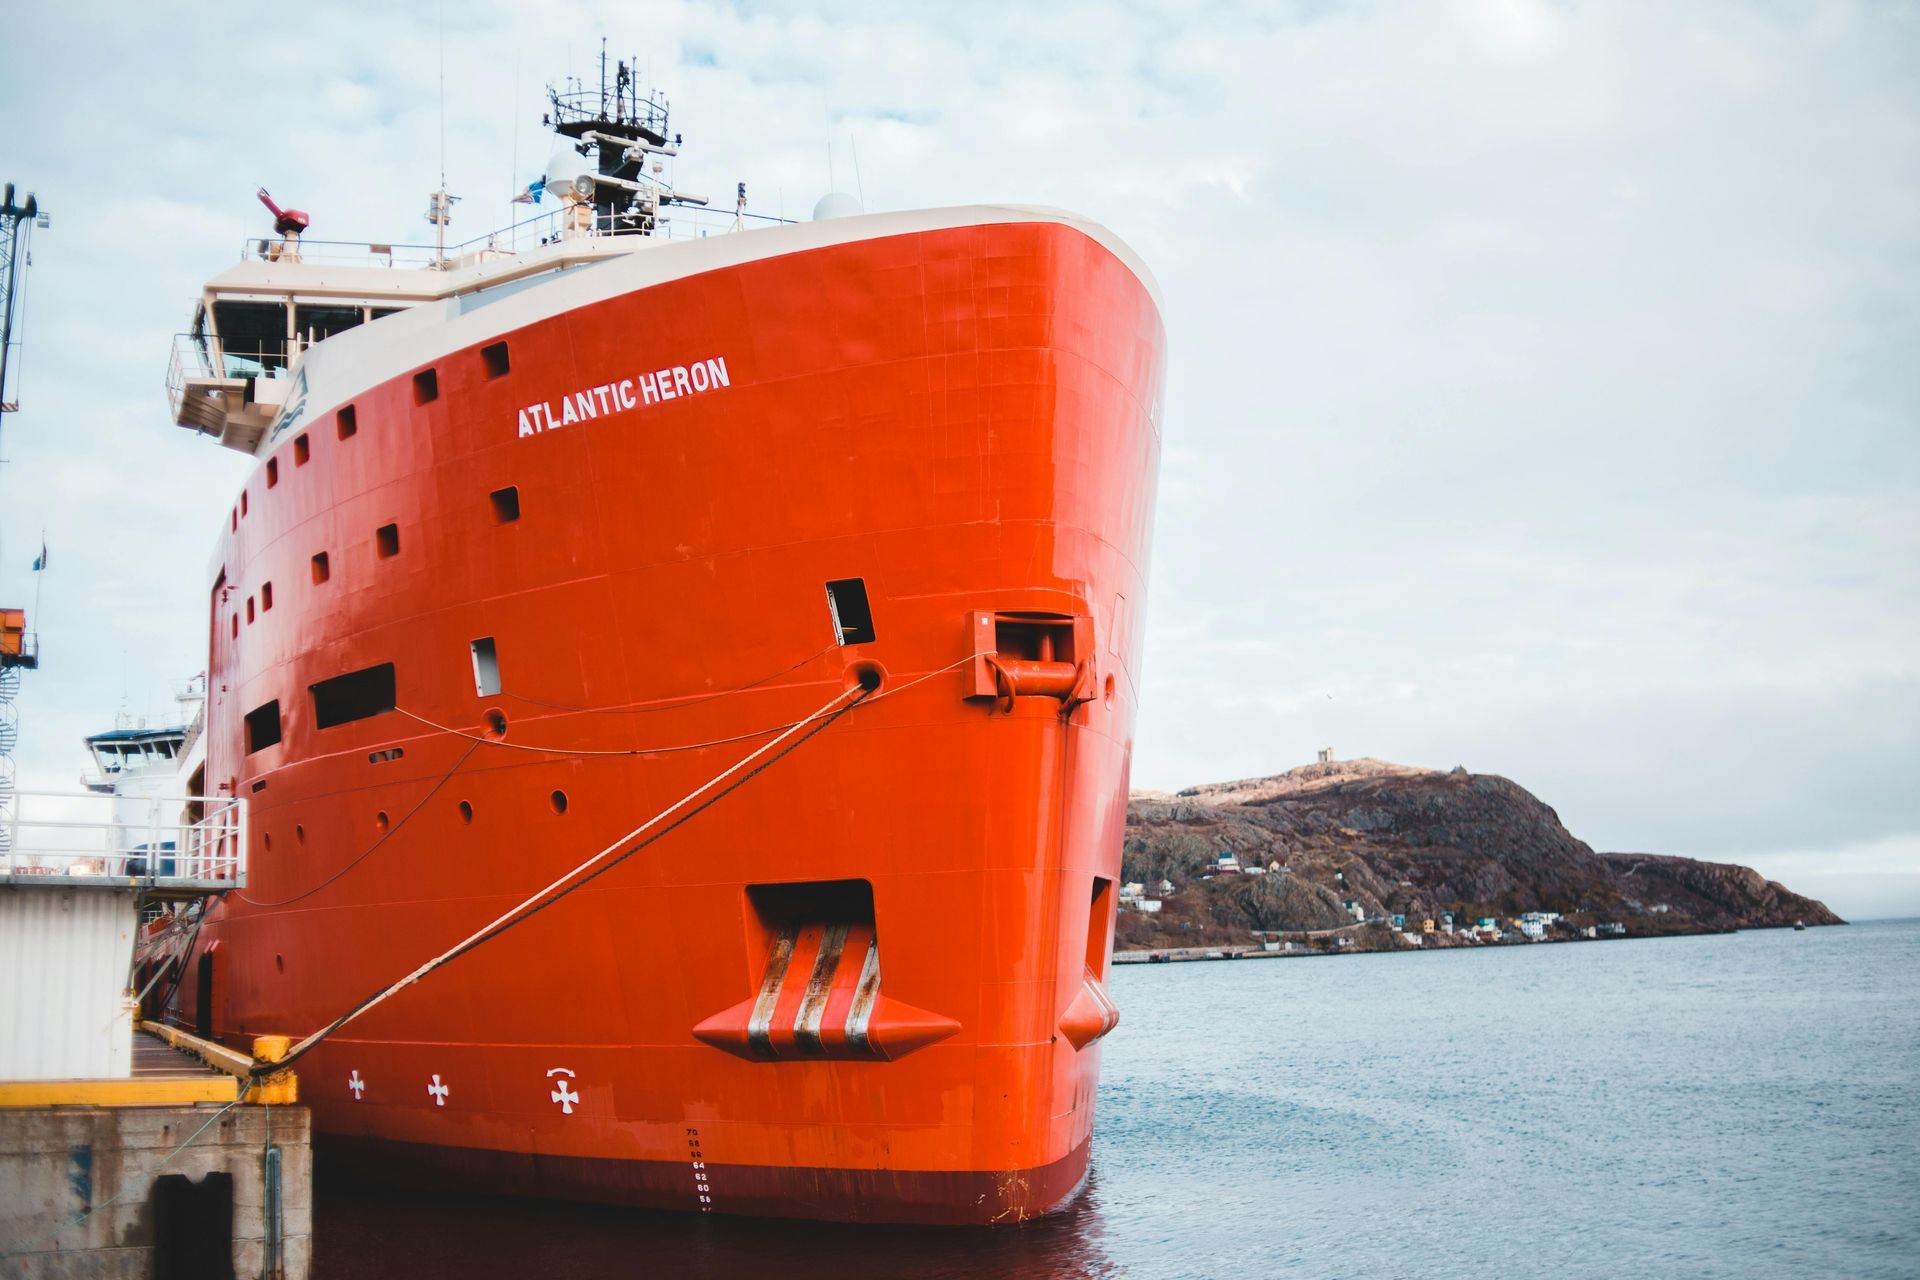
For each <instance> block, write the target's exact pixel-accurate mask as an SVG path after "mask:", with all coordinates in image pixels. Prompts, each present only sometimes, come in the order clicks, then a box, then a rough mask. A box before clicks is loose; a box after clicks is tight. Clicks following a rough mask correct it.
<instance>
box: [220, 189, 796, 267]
mask: <svg viewBox="0 0 1920 1280" xmlns="http://www.w3.org/2000/svg"><path fill="white" fill-rule="evenodd" d="M790 221H792V219H789V218H778V217H774V216H773V215H771V214H764V213H749V214H746V215H744V217H743V219H742V222H743V228H744V229H746V230H752V229H754V228H757V227H770V226H779V225H781V224H782V223H786V222H790ZM561 228H562V220H561V215H560V212H559V210H558V209H557V208H555V209H553V210H549V211H547V212H543V213H538V214H535V215H534V216H533V217H531V218H527V219H524V220H522V221H520V222H516V223H514V224H513V225H512V226H510V227H502V228H501V229H500V230H498V231H490V232H488V233H487V234H486V235H484V236H476V237H475V238H474V239H472V240H465V241H462V242H461V243H459V244H450V245H448V246H447V247H446V249H445V251H444V253H442V251H440V250H437V249H435V248H434V247H433V246H432V245H430V244H377V243H370V242H366V241H360V240H306V239H303V240H301V241H300V248H299V255H300V256H299V262H300V263H301V264H302V265H303V266H329V267H342V266H347V267H382V268H391V269H395V270H402V271H420V270H425V269H428V268H432V267H435V266H441V267H464V266H472V265H475V264H477V263H481V262H485V261H487V260H488V259H489V258H493V257H504V256H507V255H509V254H515V253H524V252H526V251H527V250H529V249H537V248H539V247H540V246H541V245H544V244H549V243H552V242H554V241H556V240H559V239H561V238H562V231H561ZM733 230H734V215H733V214H732V213H730V212H728V211H726V210H722V209H705V208H701V207H699V206H696V205H669V206H668V207H667V208H665V209H663V210H661V212H660V216H659V224H658V227H657V229H656V230H655V231H654V233H653V234H652V235H651V236H636V235H627V234H622V235H618V236H614V235H609V234H608V233H605V232H601V231H590V232H586V233H583V234H582V235H581V236H580V238H581V239H589V240H605V239H614V240H623V241H624V240H631V241H634V242H637V243H643V244H644V243H646V242H647V241H648V240H656V241H657V240H697V239H700V238H702V237H704V236H711V235H726V234H728V233H729V232H731V231H733ZM286 252H287V251H286V250H285V249H283V248H282V247H281V242H280V241H278V240H275V239H273V238H271V237H262V236H255V237H253V238H252V239H249V240H247V241H245V242H244V243H243V244H242V245H241V246H240V260H241V261H243V262H274V261H289V259H288V258H287V257H286Z"/></svg>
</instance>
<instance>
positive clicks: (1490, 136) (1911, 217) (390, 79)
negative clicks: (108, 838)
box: [0, 0, 1920, 918]
mask: <svg viewBox="0 0 1920 1280" xmlns="http://www.w3.org/2000/svg"><path fill="white" fill-rule="evenodd" d="M75 14H76V11H74V10H72V9H70V8H68V9H63V8H62V7H61V6H54V5H36V6H31V7H28V8H24V9H21V10H20V11H18V12H16V13H15V14H13V15H12V16H10V18H9V24H8V25H9V31H8V38H7V40H6V42H5V44H4V46H0V109H4V119H5V121H6V124H5V128H4V132H0V179H9V180H11V181H13V182H15V183H16V184H18V185H20V186H21V187H22V188H28V189H33V190H35V191H37V192H38V194H39V196H40V199H41V203H42V205H43V207H44V208H46V209H47V210H48V211H49V212H50V214H51V216H52V226H51V228H50V229H48V230H45V231H40V232H37V233H35V237H34V240H33V257H34V265H33V267H32V271H31V275H30V278H29V285H28V297H27V302H26V313H25V323H24V342H25V345H24V356H23V361H24V362H23V367H22V377H21V379H20V380H19V382H18V383H17V384H16V385H17V389H18V391H19V393H20V399H21V410H20V412H18V413H17V414H8V415H6V417H5V421H4V426H3V427H0V457H4V459H5V463H4V465H0V597H5V599H4V600H0V603H11V602H20V603H24V604H26V605H28V606H29V607H34V606H35V602H36V601H37V602H38V603H37V608H36V610H35V617H34V623H35V625H36V627H37V629H38V630H39V631H40V633H41V643H42V647H43V650H44V654H45V658H44V666H43V668H42V669H41V670H40V671H38V672H34V673H32V674H31V675H30V676H29V677H28V678H27V680H26V682H25V687H24V689H23V692H22V696H21V701H20V708H21V715H22V740H21V745H20V748H19V751H18V753H17V758H18V760H19V763H20V769H21V785H23V786H27V787H44V788H60V789H68V788H72V787H73V786H74V785H75V782H76V777H75V775H76V774H77V773H78V772H79V771H80V768H81V766H82V764H83V757H82V754H81V751H80V749H79V745H78V744H79V741H80V739H81V737H82V736H83V735H84V734H86V733H89V732H92V731H95V730H97V729H100V728H104V727H108V726H109V725H111V724H112V722H113V719H114V716H115V715H116V713H118V712H119V711H121V710H122V709H124V710H126V711H128V712H130V713H131V714H133V715H136V716H139V715H145V716H148V717H151V718H153V719H154V720H156V721H157V720H161V719H164V718H166V717H167V715H168V713H169V712H170V710H171V709H172V705H171V703H170V701H169V697H170V695H169V689H170V687H171V686H172V685H174V684H177V683H178V682H179V681H181V680H182V679H183V678H185V677H187V676H190V675H191V674H193V673H194V672H196V671H199V670H201V669H202V668H203V667H204V666H205V665H206V664H205V657H204V653H205V635H204V601H205V591H206V589H207V565H208V558H209V556H210V554H211V551H212V548H213V544H214V539H215V536H216V533H217V529H218V523H219V521H220V520H221V519H223V518H224V516H225V513H226V511H227V508H228V506H229V505H230V504H231V502H232V500H233V496H234V493H235V492H236V490H237V489H238V487H239V485H240V483H241V481H242V479H243V476H244V474H245V472H246V470H247V468H248V465H249V463H248V460H247V459H245V458H244V457H242V456H241V455H239V454H237V453H234V452H232V451H229V450H224V449H221V448H219V447H218V446H216V445H215V444H214V443H212V442H211V441H209V440H207V439H204V438H200V437H195V436H193V435H191V434H190V433H188V432H186V431H184V430H181V429H180V428H177V427H174V426H172V425H171V423H170V421H169V417H168V413H167V408H166V401H165V394H164V379H165V373H166V362H167V357H168V353H169V349H170V344H171V341H172V336H173V335H174V334H175V333H176V332H178V331H179V330H181V329H183V328H185V327H186V323H187V321H188V318H189V313H190V310H191V306H192V303H193V299H194V298H195V296H196V294H197V292H198V290H199V288H200V287H201V285H202V284H203V283H204V281H205V280H206V279H207V278H208V277H210V276H212V275H213V274H215V273H217V272H218V271H220V270H223V269H224V268H225V267H227V266H228V265H230V264H231V263H232V262H234V261H235V260H237V257H238V254H239V246H240V244H241V241H242V240H243V239H244V238H246V237H248V236H258V235H261V234H265V233H266V232H267V231H268V230H269V227H268V223H267V221H266V219H265V218H264V216H263V214H262V211H261V210H260V209H259V207H258V206H257V205H256V204H255V202H254V199H253V192H254V189H255V188H256V187H258V186H262V185H264V186H266V187H267V188H269V189H270V190H271V191H272V192H273V193H274V195H275V196H276V197H277V198H279V199H280V200H281V202H282V203H283V204H289V205H294V206H297V207H299V208H302V209H305V210H307V211H308V212H309V213H311V214H312V216H313V228H312V230H311V231H310V232H309V236H310V238H314V239H330V238H338V239H363V240H403V239H405V240H414V241H422V240H426V239H428V238H429V228H428V227H427V225H426V223H425V222H424V219H423V213H424V210H425V207H426V197H427V194H428V192H430V191H431V190H433V189H434V188H435V186H437V185H438V179H439V175H440V172H441V169H442V166H443V164H444V170H445V173H446V176H447V181H448V185H449V188H450V189H451V190H452V191H453V192H454V193H455V194H456V195H459V196H461V197H462V202H461V203H460V204H459V205H458V206H457V207H456V211H455V220H454V225H453V228H452V234H453V236H454V237H455V238H459V239H464V238H467V237H470V236H478V235H481V234H483V233H485V232H486V231H488V230H490V229H492V228H493V227H495V226H497V225H503V224H505V223H506V222H507V221H509V220H510V215H511V212H512V210H511V206H510V205H509V204H508V203H507V201H508V198H509V196H510V194H511V193H512V192H513V191H514V190H515V189H516V188H517V187H519V186H521V185H524V184H525V183H526V182H528V181H530V180H532V179H533V178H535V177H537V176H539V175H540V174H541V173H542V172H543V171H544V168H545V159H546V157H547V155H548V154H549V153H550V152H551V151H552V150H553V147H552V145H551V144H550V141H549V139H548V138H547V137H546V136H545V135H544V134H543V131H542V130H541V128H540V127H539V119H540V112H541V110H542V108H543V106H544V99H543V89H544V86H545V85H546V84H547V83H548V82H549V81H552V80H555V79H558V78H559V77H561V76H564V75H566V74H568V73H569V72H572V73H575V74H581V75H588V74H591V73H592V72H593V70H594V58H595V57H596V56H597V51H598V48H599V41H600V38H601V37H602V36H605V37H606V38H607V39H608V42H609V47H610V49H611V50H612V52H613V53H614V54H616V55H619V54H637V55H638V61H639V65H640V66H641V67H642V69H643V75H644V77H645V78H647V79H648V80H650V82H651V83H653V84H655V85H657V86H658V87H660V88H661V89H663V90H665V91H666V92H667V93H668V95H669V96H670V98H671V100H672V104H673V113H674V114H673V127H674V129H675V130H676V131H678V132H680V133H682V134H684V135H685V138H686V149H685V154H684V155H683V156H682V157H681V158H680V159H679V160H678V161H676V162H675V168H674V172H673V174H672V175H671V176H672V177H673V178H674V179H675V181H676V183H677V185H678V186H680V187H681V188H682V189H684V190H692V191H699V192H706V193H709V194H712V195H714V196H715V197H716V198H720V199H724V197H726V196H727V194H728V193H730V192H731V191H732V189H733V184H734V183H735V182H737V181H745V182H746V183H747V184H748V189H749V195H750V198H751V201H752V203H751V205H750V207H751V208H753V209H756V210H759V211H762V212H768V213H784V214H786V215H787V216H804V215H805V214H806V213H807V211H809V210H810V209H811V208H812V206H813V203H814V201H815V200H816V199H817V198H818V197H819V196H820V195H821V194H823V193H825V192H826V191H828V190H830V189H835V188H842V189H849V190H852V191H854V192H855V193H856V194H858V195H859V196H861V197H862V198H863V199H864V201H865V204H866V206H867V207H868V208H870V209H875V210H886V209H902V208H913V207H924V206H940V205H949V204H965V203H975V202H984V201H1019V202H1025V203H1038V204H1049V205H1057V206H1062V207H1066V208H1070V209H1073V210H1075V211H1077V212H1080V213H1082V214H1085V215H1087V216H1090V217H1092V218H1094V219H1096V220H1098V221H1100V222H1102V223H1104V224H1105V225H1107V226H1108V227H1110V228H1112V229H1113V230H1114V231H1115V232H1117V233H1118V234H1119V235H1120V236H1121V237H1122V238H1123V239H1125V240H1126V241H1127V242H1128V243H1129V244H1131V245H1132V246H1133V247H1134V248H1135V249H1136V250H1137V251H1139V253H1140V254H1141V255H1142V256H1143V257H1144V258H1145V259H1146V261H1147V262H1148V263H1149V264H1150V265H1151V267H1152V268H1153V270H1154V272H1155V274H1156V276H1157V277H1158V280H1159V283H1160V286H1161V289H1162V291H1163V294H1164V297H1165V319H1166V325H1167V333H1168V343H1169V376H1168V385H1167V399H1166V406H1165V414H1164V418H1163V421H1164V423H1165V456H1164V458H1163V462H1162V472H1161V477H1160V504H1159V511H1158V518H1157V524H1156V531H1155V539H1154V549H1153V563H1152V570H1151V584H1152V590H1151V599H1150V601H1149V605H1148V610H1147V615H1146V617H1147V658H1146V671H1145V677H1144V682H1143V687H1142V714H1141V722H1140V726H1139V737H1138V743H1137V747H1136V752H1135V760H1134V773H1133V782H1134V785H1135V786H1138V787H1154V788H1168V789H1171V788H1177V787H1181V786H1186V785H1190V784H1194V783H1199V782H1208V781H1219V780H1225V779H1229V778H1236V777H1246V776H1253V775H1260V774H1268V773H1276V772H1279V771H1281V770H1283V769H1287V768H1291V767H1294V766H1296V765H1299V764H1302V763H1305V762H1307V761H1310V760H1312V759H1313V758H1314V752H1315V751H1316V750H1317V749H1319V748H1321V747H1328V746H1331V747H1332V748H1333V749H1334V750H1335V752H1336V753H1337V754H1338V755H1339V756H1341V757H1342V758H1346V757H1353V756H1362V755H1366V756H1375V757H1379V758H1382V759H1388V760H1395V761H1400V762H1404V763H1409V764H1419V765H1430V766H1434V767H1439V768H1451V767H1453V766H1454V765H1456V764H1459V765H1465V766H1466V767H1467V768H1468V769H1470V770H1473V771H1475V772H1484V773H1498V774H1503V775H1505V776H1507V777H1510V778H1513V779H1514V780H1516V781H1517V782H1520V783H1521V784H1522V785H1524V786H1526V787H1528V788H1529V789H1531V790H1532V791H1533V792H1535V793H1536V794H1537V795H1539V796H1540V797H1541V798H1542V799H1543V800H1545V801H1546V802H1547V803H1548V804H1551V805H1553V806H1554V807H1555V808H1556V810H1557V811H1558V813H1559V814H1560V816H1561V818H1562V819H1563V820H1564V821H1565V823H1566V824H1567V826H1568V827H1569V829H1570V830H1572V831H1573V833H1574V834H1575V835H1577V836H1579V837H1581V838H1582V839H1584V840H1586V841H1587V842H1589V843H1590V844H1592V845H1593V846H1594V847H1595V848H1597V849H1602V850H1622V851H1639V852H1660V853H1677V854H1686V855H1690V856H1695V857H1702V858H1710V859H1717V860H1730V861H1740V862H1744V863H1747V864H1749V865H1752V866H1755V867H1758V868H1759V869H1760V870H1762V871H1763V872H1765V873H1766V874H1768V875H1770V876H1774V877H1777V878H1780V879H1782V880H1783V881H1785V882H1786V883H1787V884H1788V885H1789V886H1790V887H1792V888H1794V889H1796V890H1798V891H1801V892H1805V893H1808V894H1811V895H1813V896H1816V897H1821V898H1824V899H1825V900H1826V901H1827V902H1828V903H1829V905H1830V906H1832V907H1834V908H1835V909H1836V910H1838V911H1840V912H1841V914H1843V915H1846V916H1848V917H1862V918H1865V917H1874V916H1890V915H1912V914H1920V786H1916V782H1915V779H1916V777H1920V502H1917V501H1916V498H1917V497H1920V355H1916V353H1920V9H1916V8H1915V7H1912V6H1905V5H1895V4H1884V3H1844V2H1836V3H1792V2H1788V0H1776V2H1773V3H1764V4H1763V3H1721V2H1719V0H1689V3H1688V4H1686V5H1659V4H1631V3H1612V4H1588V3H1576V2H1562V3H1541V2H1538V0H1457V2H1442V3H1423V4H1404V5H1403V4H1392V3H1374V4H1339V3H1326V2H1315V3H1297V4H1231V3H1229V4H1218V5H1206V4H1100V5H1095V4H1084V3H1061V4H1049V5H1033V4H995V3H972V4H968V5H941V6H924V7H920V6H899V5H887V6H883V5H872V6H863V5H855V4H846V3H838V2H836V0H820V2H815V3H808V4H804V5H745V4H743V5H723V4H686V3H620V4H612V3H606V4H591V3H539V2H537V0H515V3H512V4H505V3H463V4H458V5H454V6H447V7H446V8H445V11H444V15H442V13H441V12H440V11H439V10H437V9H436V8H435V7H434V6H430V5H413V6H393V5H374V4H338V5H326V4H314V5H310V6H305V7H301V8H298V9H295V10H289V11H286V12H284V13H282V12H277V11H271V12H270V11H269V10H266V9H262V8H261V7H260V6H258V5H245V6H242V5H234V4H219V3H206V4H200V5H196V6H193V7H192V8H191V9H190V10H177V11H174V10H169V8H168V7H166V6H155V5H144V4H141V5H136V4H102V5H95V6H90V7H89V8H88V9H87V16H86V18H85V20H84V21H82V20H80V19H79V18H77V17H76V16H75ZM443 67H444V71H443V70H442V68H443ZM443 75H444V88H443V86H442V76H443ZM443 138H444V152H443ZM443 156H444V159H443ZM43 530H44V534H45V542H46V545H47V548H48V552H49V568H48V570H47V571H46V572H45V573H44V574H41V575H34V574H32V573H31V572H30V571H29V568H30V565H31V562H32V560H33V558H34V556H35V555H36V554H37V552H38V551H39V548H40V543H41V538H42V531H43Z"/></svg>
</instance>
